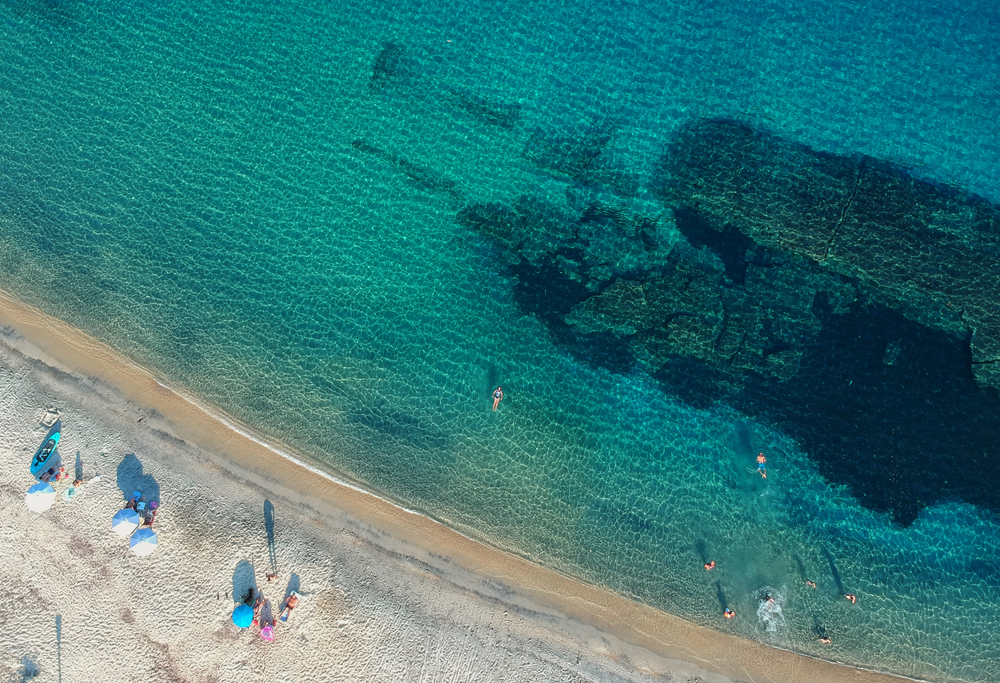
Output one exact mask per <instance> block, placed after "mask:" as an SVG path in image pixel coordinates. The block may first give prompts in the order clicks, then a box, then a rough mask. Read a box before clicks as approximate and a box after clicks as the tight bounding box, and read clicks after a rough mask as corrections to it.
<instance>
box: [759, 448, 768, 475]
mask: <svg viewBox="0 0 1000 683" xmlns="http://www.w3.org/2000/svg"><path fill="white" fill-rule="evenodd" d="M757 471H758V472H760V476H761V478H763V479H767V458H765V457H764V454H763V453H758V454H757Z"/></svg>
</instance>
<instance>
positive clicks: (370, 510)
mask: <svg viewBox="0 0 1000 683" xmlns="http://www.w3.org/2000/svg"><path fill="white" fill-rule="evenodd" d="M0 326H2V327H5V328H8V329H9V330H10V332H11V333H12V334H10V335H8V337H7V338H6V339H4V341H3V343H5V344H7V345H10V346H12V347H14V348H16V349H17V350H18V351H20V352H21V353H23V354H24V355H26V356H29V357H34V358H37V359H39V360H41V361H43V362H45V363H46V364H48V365H51V366H53V367H55V368H58V369H60V370H63V371H66V372H69V373H76V374H81V375H84V376H87V377H92V378H97V379H98V380H100V381H101V382H102V383H104V384H106V385H107V386H109V387H110V388H111V389H112V390H113V391H114V392H115V393H116V394H117V395H119V396H120V397H122V398H123V399H126V400H128V401H131V402H133V403H135V404H136V405H137V406H138V407H139V408H140V409H145V410H155V411H156V412H157V413H158V414H159V415H160V416H162V420H163V423H164V425H165V426H166V427H167V428H169V430H170V431H171V432H172V433H173V435H174V436H176V437H177V438H179V439H183V440H184V441H187V442H189V443H191V444H193V445H196V446H198V447H199V448H200V449H202V450H203V451H204V452H205V453H206V454H207V455H208V456H209V457H211V458H212V459H213V461H215V463H216V464H217V465H219V466H220V468H222V469H224V470H226V471H228V472H229V473H231V474H232V475H234V476H236V477H238V478H242V479H249V480H251V481H252V482H253V483H255V484H256V485H258V486H261V487H263V488H265V489H270V490H273V491H275V492H277V493H279V494H281V495H283V496H286V497H288V498H291V499H293V500H296V501H298V502H301V503H302V504H304V505H307V506H309V507H312V508H314V509H317V510H337V511H342V512H346V513H347V514H349V515H350V516H352V517H354V518H356V519H358V520H360V521H362V522H364V523H367V524H369V525H371V526H373V527H374V528H376V529H378V530H380V531H382V532H385V533H386V534H388V535H389V536H391V537H393V538H395V539H400V540H402V541H405V542H407V543H409V544H412V545H413V546H416V547H418V548H420V549H422V550H425V551H427V552H431V553H434V554H435V555H438V556H445V557H448V558H449V559H450V561H452V562H454V563H456V564H458V565H460V566H462V567H465V568H467V569H470V570H472V571H474V572H476V573H477V574H479V575H480V576H483V577H487V578H489V579H492V580H495V581H499V582H502V583H504V584H506V585H508V586H510V587H511V588H512V589H513V590H514V591H515V593H517V594H519V596H520V597H522V598H526V599H528V600H530V601H531V602H533V603H534V604H535V605H538V606H541V607H543V608H545V609H546V610H551V611H554V612H558V613H560V614H562V615H565V616H567V617H569V618H571V619H574V620H576V621H578V622H581V623H583V624H585V625H588V626H592V627H595V628H597V629H599V630H600V631H603V632H605V633H608V634H611V635H613V636H616V637H618V638H620V639H622V640H623V641H626V642H628V643H632V644H634V645H638V646H640V647H644V648H647V649H648V650H650V651H651V652H653V653H655V654H657V655H659V656H662V657H667V658H670V659H676V660H682V661H686V662H689V663H693V664H697V665H698V666H701V667H704V668H705V669H707V670H710V671H713V672H715V673H718V674H721V675H724V676H727V677H729V678H731V679H733V680H753V681H773V682H775V683H777V682H787V683H792V682H795V681H818V680H822V681H828V682H830V683H837V682H839V681H856V682H859V683H867V682H869V681H870V682H873V683H874V682H883V681H884V682H888V681H902V680H912V679H906V678H903V677H899V676H893V675H889V674H882V673H878V672H873V671H867V670H863V669H858V668H854V667H848V666H842V665H837V664H832V663H829V662H825V661H821V660H817V659H814V658H812V657H808V656H805V655H799V654H795V653H792V652H788V651H784V650H779V649H775V648H771V647H768V646H764V645H761V644H759V643H755V642H751V641H748V640H744V639H741V638H737V637H735V636H732V635H728V634H725V633H722V632H719V631H714V630H712V629H709V628H707V627H702V626H698V625H695V624H692V623H689V622H686V621H684V620H682V619H680V618H678V617H674V616H672V615H670V614H667V613H665V612H661V611H659V610H656V609H653V608H651V607H648V606H645V605H641V604H638V603H635V602H633V601H631V600H628V599H626V598H624V597H621V596H619V595H617V594H614V593H612V592H610V591H608V590H605V589H602V588H600V587H597V586H593V585H588V584H585V583H581V582H580V581H578V580H575V579H573V578H571V577H569V576H566V575H564V574H561V573H559V572H556V571H554V570H551V569H548V568H546V567H543V566H539V565H537V564H534V563H532V562H529V561H528V560H527V559H524V558H522V557H519V556H517V555H514V554H511V553H508V552H505V551H503V550H500V549H498V548H495V547H492V546H489V545H485V544H483V543H481V542H479V541H476V540H474V539H472V538H469V537H467V536H465V535H463V534H461V533H459V532H458V531H456V530H454V529H452V528H450V527H448V526H446V525H445V524H444V523H442V522H440V521H437V520H434V519H432V518H430V517H428V516H426V515H424V514H422V513H420V512H418V511H415V510H412V509H408V508H406V507H405V506H403V505H400V504H399V503H397V502H394V501H391V500H388V499H386V498H383V497H380V496H378V495H376V494H374V493H372V492H370V491H368V490H366V489H364V488H363V487H362V486H359V485H357V484H355V483H352V482H349V481H347V480H345V479H342V478H339V477H336V476H334V475H331V474H330V473H328V472H325V471H323V470H322V469H320V468H318V467H316V466H314V465H312V464H310V463H309V462H308V460H307V459H306V458H303V457H301V456H299V455H297V454H294V453H292V452H291V450H290V449H288V448H287V447H284V446H283V445H281V444H280V443H275V442H274V441H272V440H269V439H266V438H264V437H262V436H260V435H258V434H255V433H254V430H253V429H252V428H251V427H249V426H246V425H241V424H240V423H239V422H238V421H236V420H233V419H232V418H230V417H228V416H226V415H223V414H222V413H220V412H219V411H217V410H215V409H213V408H211V407H209V406H205V405H203V404H201V402H200V401H198V399H197V398H195V397H191V396H188V395H186V394H185V392H183V391H178V390H175V389H173V388H171V387H169V386H167V384H166V383H165V382H164V381H163V380H161V379H159V378H157V377H156V376H155V375H154V374H153V373H151V372H150V371H148V370H146V369H144V368H142V367H140V366H138V365H136V364H135V363H134V362H133V361H131V360H129V359H128V358H126V357H125V356H123V355H122V354H120V353H118V352H116V351H114V350H113V349H111V348H110V347H108V346H107V345H105V344H103V343H101V342H99V341H97V340H95V339H93V338H91V337H89V336H87V335H86V334H84V333H83V332H81V331H79V330H77V329H75V328H73V327H71V326H70V325H68V324H66V323H64V322H62V321H61V320H58V319H56V318H53V317H51V316H49V315H47V314H45V313H43V312H42V311H39V310H38V309H35V308H33V307H31V306H28V305H26V304H24V303H21V302H19V301H17V300H16V299H14V298H12V297H10V296H9V295H8V294H7V293H5V292H2V291H0ZM401 513H402V514H401Z"/></svg>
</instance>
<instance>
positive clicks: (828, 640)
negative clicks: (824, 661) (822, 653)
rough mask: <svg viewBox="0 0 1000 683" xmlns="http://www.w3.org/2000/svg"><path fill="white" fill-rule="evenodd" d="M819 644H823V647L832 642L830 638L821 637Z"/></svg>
mask: <svg viewBox="0 0 1000 683" xmlns="http://www.w3.org/2000/svg"><path fill="white" fill-rule="evenodd" d="M819 642H821V643H823V644H824V645H829V644H830V643H832V642H833V641H832V640H830V636H826V635H823V636H820V637H819Z"/></svg>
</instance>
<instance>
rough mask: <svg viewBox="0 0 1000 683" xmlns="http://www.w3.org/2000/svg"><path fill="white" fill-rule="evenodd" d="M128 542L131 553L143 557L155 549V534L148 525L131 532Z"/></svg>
mask: <svg viewBox="0 0 1000 683" xmlns="http://www.w3.org/2000/svg"><path fill="white" fill-rule="evenodd" d="M128 544H129V545H130V546H131V547H132V552H133V553H135V554H136V555H138V556H139V557H145V556H146V555H149V554H150V553H151V552H153V551H154V550H156V534H155V533H153V530H152V529H150V528H149V527H145V528H143V529H139V530H138V531H136V532H135V533H134V534H132V538H130V539H129V541H128Z"/></svg>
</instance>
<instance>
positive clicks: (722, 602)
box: [715, 581, 729, 612]
mask: <svg viewBox="0 0 1000 683" xmlns="http://www.w3.org/2000/svg"><path fill="white" fill-rule="evenodd" d="M715 597H716V599H717V600H718V601H719V606H720V607H721V608H722V611H723V612H725V611H726V610H727V609H729V601H728V600H726V594H725V593H724V592H723V590H722V582H721V581H716V582H715Z"/></svg>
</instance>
